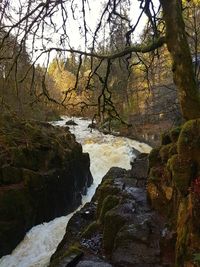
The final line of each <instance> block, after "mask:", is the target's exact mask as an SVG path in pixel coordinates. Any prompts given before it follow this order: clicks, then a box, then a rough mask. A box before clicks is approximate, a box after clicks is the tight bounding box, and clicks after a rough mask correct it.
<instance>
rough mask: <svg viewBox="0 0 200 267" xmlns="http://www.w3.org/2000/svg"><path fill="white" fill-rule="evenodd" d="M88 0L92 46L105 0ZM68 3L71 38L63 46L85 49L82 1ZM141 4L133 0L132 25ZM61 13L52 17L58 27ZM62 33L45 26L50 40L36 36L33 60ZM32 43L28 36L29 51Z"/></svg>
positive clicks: (137, 32)
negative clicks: (72, 9)
mask: <svg viewBox="0 0 200 267" xmlns="http://www.w3.org/2000/svg"><path fill="white" fill-rule="evenodd" d="M24 1H25V0H24ZM72 2H74V6H75V7H76V8H75V13H74V17H75V18H73V16H72V12H71V7H70V4H71V3H72ZM87 2H89V6H87V5H86V8H85V12H86V16H85V17H86V24H87V28H88V29H90V30H91V31H90V30H89V32H88V40H89V41H88V46H89V47H90V45H91V44H90V43H91V40H92V36H93V33H94V31H95V29H96V27H97V24H98V22H99V18H100V15H101V11H102V6H103V2H105V1H99V0H91V1H85V3H87ZM153 2H154V4H155V6H156V7H157V6H158V2H159V1H158V0H153ZM14 3H17V1H16V0H15V1H14ZM66 3H69V6H68V8H67V20H66V22H65V29H66V31H67V34H68V36H69V39H67V38H64V39H65V40H64V41H65V42H64V45H63V46H64V47H67V46H68V47H72V48H75V49H79V50H85V47H84V38H82V34H81V31H82V30H83V20H82V17H83V12H82V10H81V6H80V3H81V1H80V0H73V1H66ZM139 5H140V2H139V1H138V0H131V7H130V18H131V24H132V26H134V25H135V23H136V21H137V20H138V17H139V15H140V12H141V10H140V9H139ZM61 14H62V11H61V9H60V10H58V11H57V12H56V13H55V14H54V16H53V18H52V21H53V23H54V24H55V25H56V28H59V27H60V26H61V24H62V15H61ZM15 16H16V20H17V19H18V12H16V14H15ZM106 18H107V17H106ZM47 21H48V19H47ZM49 21H50V20H49ZM49 21H48V22H49ZM146 21H147V18H146V16H145V15H144V16H142V18H141V20H140V23H139V24H138V26H137V28H136V30H135V32H134V36H132V40H134V41H139V35H140V34H141V32H142V29H143V28H144V25H145V23H146ZM62 33H63V30H62V28H61V29H60V30H59V31H58V32H57V33H56V32H55V29H52V28H50V27H47V26H45V30H44V37H45V38H46V39H49V41H43V42H42V40H41V39H42V38H41V37H40V36H38V38H36V41H35V47H34V48H35V50H37V51H35V54H34V56H33V60H34V59H35V58H36V57H37V55H38V54H39V53H40V52H41V51H43V50H44V49H45V48H50V47H56V46H57V43H58V42H59V40H60V36H61V34H62ZM82 33H83V31H82ZM101 33H102V30H100V31H99V38H100V37H101ZM66 41H67V42H66ZM31 45H32V39H31V38H28V39H27V47H28V49H29V51H31V50H32V46H31ZM53 57H55V53H52V54H51V56H50V60H52V58H53ZM46 61H47V56H45V55H43V56H42V57H41V58H40V59H39V60H38V63H39V64H41V65H42V64H43V63H44V62H46Z"/></svg>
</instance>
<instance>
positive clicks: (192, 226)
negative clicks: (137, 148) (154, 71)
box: [147, 119, 200, 266]
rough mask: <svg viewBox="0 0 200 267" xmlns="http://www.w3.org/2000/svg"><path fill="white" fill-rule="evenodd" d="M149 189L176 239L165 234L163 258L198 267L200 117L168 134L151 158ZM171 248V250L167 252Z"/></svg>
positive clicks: (155, 205) (174, 263)
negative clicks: (195, 259)
mask: <svg viewBox="0 0 200 267" xmlns="http://www.w3.org/2000/svg"><path fill="white" fill-rule="evenodd" d="M149 161H150V164H149V167H150V171H149V178H148V185H147V191H148V196H149V199H150V200H151V204H152V205H153V207H154V208H155V209H157V210H158V211H159V212H160V213H161V214H163V215H164V216H165V217H166V224H167V225H169V227H170V233H173V235H172V236H173V238H172V237H171V238H167V237H166V236H165V237H163V240H162V247H163V252H164V253H163V252H162V254H163V258H165V260H164V261H165V262H166V263H167V261H166V258H170V257H171V259H172V262H173V266H196V263H194V255H195V254H198V253H199V247H200V232H199V227H198V225H199V220H200V212H199V210H200V178H199V174H200V119H195V120H190V121H187V122H186V123H185V124H183V125H182V126H181V127H177V128H175V129H172V130H171V131H170V132H168V133H167V134H165V138H164V139H163V142H162V146H161V147H160V148H157V149H156V150H153V151H152V152H151V153H150V157H149ZM165 251H167V252H165Z"/></svg>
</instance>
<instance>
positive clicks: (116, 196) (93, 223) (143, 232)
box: [50, 155, 164, 267]
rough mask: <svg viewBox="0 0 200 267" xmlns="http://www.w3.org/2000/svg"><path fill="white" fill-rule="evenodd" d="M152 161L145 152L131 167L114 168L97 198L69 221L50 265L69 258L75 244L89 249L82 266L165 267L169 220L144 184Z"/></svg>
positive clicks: (95, 196)
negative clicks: (154, 208) (165, 233)
mask: <svg viewBox="0 0 200 267" xmlns="http://www.w3.org/2000/svg"><path fill="white" fill-rule="evenodd" d="M142 164H144V170H142ZM147 165H148V161H147V157H146V155H141V156H139V158H138V159H136V161H135V165H133V167H132V168H133V169H132V170H131V171H126V170H124V169H121V168H111V169H110V170H109V171H108V173H107V174H106V175H105V176H104V178H103V179H102V182H101V184H100V185H99V186H98V188H97V190H96V192H95V195H94V197H93V198H92V201H91V202H90V203H87V204H86V205H85V206H84V207H83V208H82V209H81V210H80V211H78V212H77V213H75V214H74V216H73V217H72V218H71V220H70V221H69V223H68V226H67V228H66V234H65V236H64V238H63V240H62V242H61V243H60V245H59V247H58V248H57V251H56V253H55V254H54V255H53V256H52V259H51V264H50V267H52V266H54V265H53V264H54V262H56V261H57V259H59V258H62V257H65V256H64V253H65V252H66V251H68V250H69V248H70V246H73V244H76V245H78V246H79V248H80V249H81V250H83V251H84V255H83V258H82V259H81V260H80V261H79V262H78V264H77V265H76V266H79V267H93V266H94V267H95V266H96V267H101V266H102V267H111V266H120V267H122V266H123V267H125V266H127V267H152V266H154V267H161V266H164V265H162V264H161V262H162V259H161V251H160V240H161V239H162V229H163V228H164V224H163V220H162V218H161V217H160V216H158V214H157V213H156V212H154V211H152V209H151V207H150V206H149V204H148V202H147V196H146V189H145V185H143V186H142V184H140V183H139V182H138V181H140V180H141V177H142V179H145V177H146V175H147ZM131 174H134V177H131ZM136 175H138V176H139V177H138V178H137V177H136ZM137 184H139V186H137ZM91 208H92V211H91ZM90 214H91V215H90ZM57 266H58V267H59V266H62V264H61V263H58V265H57Z"/></svg>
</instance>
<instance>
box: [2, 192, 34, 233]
mask: <svg viewBox="0 0 200 267" xmlns="http://www.w3.org/2000/svg"><path fill="white" fill-rule="evenodd" d="M0 218H1V219H2V220H7V221H9V220H16V221H17V220H19V221H20V222H24V223H25V222H26V225H23V227H25V229H26V227H27V228H28V227H30V226H31V225H32V224H33V219H34V211H33V203H32V200H31V198H30V196H29V192H28V190H26V189H25V188H12V189H10V190H7V191H6V192H4V193H3V194H2V195H1V197H0Z"/></svg>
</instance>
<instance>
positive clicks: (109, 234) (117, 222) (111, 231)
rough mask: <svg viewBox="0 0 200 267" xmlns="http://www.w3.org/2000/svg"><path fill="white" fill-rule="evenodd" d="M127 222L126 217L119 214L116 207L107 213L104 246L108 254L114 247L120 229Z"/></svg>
mask: <svg viewBox="0 0 200 267" xmlns="http://www.w3.org/2000/svg"><path fill="white" fill-rule="evenodd" d="M125 223H126V218H125V217H124V216H123V215H120V214H118V212H117V211H115V210H114V209H112V210H110V211H108V212H107V213H106V214H105V219H104V230H103V247H104V250H105V253H106V254H110V253H111V252H112V249H113V247H114V242H115V238H116V235H117V233H118V231H119V230H120V229H121V228H122V227H123V226H124V224H125Z"/></svg>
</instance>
